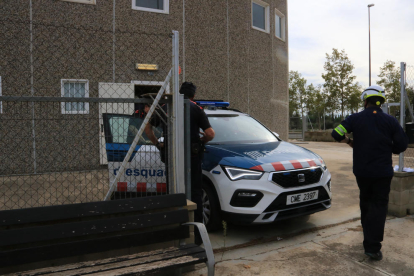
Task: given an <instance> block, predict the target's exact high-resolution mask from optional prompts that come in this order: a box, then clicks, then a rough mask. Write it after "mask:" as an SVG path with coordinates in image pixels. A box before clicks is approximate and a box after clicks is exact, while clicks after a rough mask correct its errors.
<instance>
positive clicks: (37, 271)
mask: <svg viewBox="0 0 414 276" xmlns="http://www.w3.org/2000/svg"><path fill="white" fill-rule="evenodd" d="M194 247H197V245H195V244H188V245H184V246H182V247H180V248H179V247H168V248H163V249H157V250H153V251H145V252H140V253H135V254H131V255H124V256H119V257H113V258H105V259H101V260H96V261H87V262H80V263H73V264H67V265H61V266H54V267H46V268H39V269H34V270H30V271H27V272H24V273H28V274H29V275H47V274H49V273H52V272H53V273H64V272H66V271H71V270H72V271H73V270H76V269H81V268H88V267H94V266H100V265H106V264H110V263H118V262H123V261H128V260H132V259H139V258H146V257H149V256H156V255H162V254H167V253H172V252H177V251H179V250H183V249H184V250H185V249H190V248H194ZM17 275H22V272H17V273H11V274H8V276H17Z"/></svg>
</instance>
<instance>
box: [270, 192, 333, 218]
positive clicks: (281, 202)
mask: <svg viewBox="0 0 414 276" xmlns="http://www.w3.org/2000/svg"><path fill="white" fill-rule="evenodd" d="M315 190H318V199H315V200H310V201H305V202H301V203H298V204H294V205H289V206H287V205H286V198H287V196H288V195H294V194H299V193H306V192H310V191H315ZM328 199H330V198H329V195H328V193H327V192H326V190H325V188H324V187H322V186H319V187H314V188H308V189H303V190H296V191H290V192H284V193H281V194H280V195H279V196H278V197H277V198H276V199H275V200H273V202H272V203H270V205H269V206H268V207H267V208H266V210H265V211H264V213H267V212H273V211H278V210H283V209H286V208H293V207H299V206H304V205H309V204H310V203H314V202H319V201H324V200H328Z"/></svg>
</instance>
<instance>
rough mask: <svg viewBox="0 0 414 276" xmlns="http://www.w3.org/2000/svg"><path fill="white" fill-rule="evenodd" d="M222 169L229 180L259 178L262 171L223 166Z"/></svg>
mask: <svg viewBox="0 0 414 276" xmlns="http://www.w3.org/2000/svg"><path fill="white" fill-rule="evenodd" d="M224 171H225V172H226V174H227V176H228V177H229V178H230V180H233V181H234V180H240V179H249V180H259V179H260V178H261V177H262V175H263V174H264V172H258V171H253V170H246V169H240V168H234V167H224Z"/></svg>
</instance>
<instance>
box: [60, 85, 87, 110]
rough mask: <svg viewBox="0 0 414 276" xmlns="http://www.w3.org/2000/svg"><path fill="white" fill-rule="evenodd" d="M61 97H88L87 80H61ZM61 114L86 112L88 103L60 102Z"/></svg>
mask: <svg viewBox="0 0 414 276" xmlns="http://www.w3.org/2000/svg"><path fill="white" fill-rule="evenodd" d="M61 93H62V97H73V98H89V81H88V80H61ZM61 107H62V114H88V113H89V103H85V102H83V103H82V102H69V103H67V102H62V104H61Z"/></svg>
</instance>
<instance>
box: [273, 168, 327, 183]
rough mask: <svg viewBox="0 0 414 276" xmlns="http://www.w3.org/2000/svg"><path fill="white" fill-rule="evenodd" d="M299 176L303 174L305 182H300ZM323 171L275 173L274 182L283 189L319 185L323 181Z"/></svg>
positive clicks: (315, 169) (317, 169)
mask: <svg viewBox="0 0 414 276" xmlns="http://www.w3.org/2000/svg"><path fill="white" fill-rule="evenodd" d="M299 174H303V177H304V182H299ZM321 176H322V169H321V168H311V169H306V170H298V171H284V172H275V173H273V175H272V181H273V182H275V183H276V184H278V185H280V186H282V187H283V188H293V187H298V186H305V185H310V184H315V183H318V182H319V181H320V180H321Z"/></svg>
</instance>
